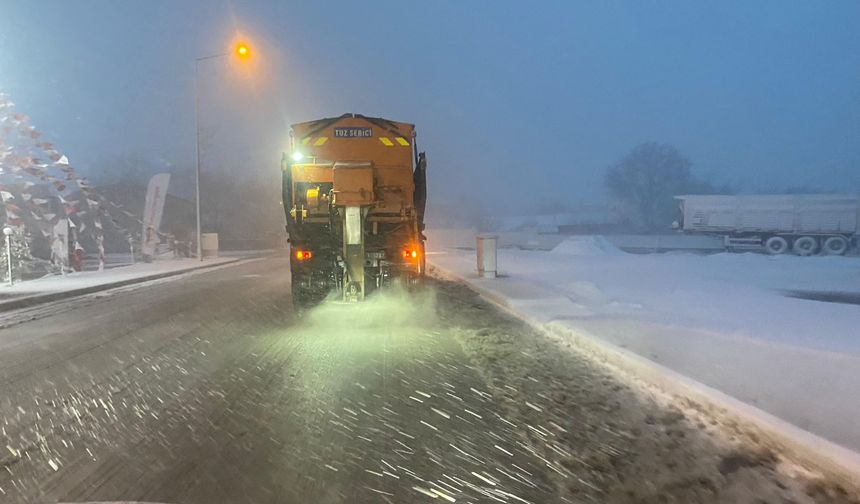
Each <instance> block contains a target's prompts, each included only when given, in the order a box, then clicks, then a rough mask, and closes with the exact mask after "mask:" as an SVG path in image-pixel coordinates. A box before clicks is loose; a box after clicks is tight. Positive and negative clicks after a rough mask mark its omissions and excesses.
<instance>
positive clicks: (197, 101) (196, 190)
mask: <svg viewBox="0 0 860 504" xmlns="http://www.w3.org/2000/svg"><path fill="white" fill-rule="evenodd" d="M226 55H227V54H226V53H221V54H213V55H211V56H204V57H202V58H197V59H195V60H194V127H195V130H196V140H195V144H196V146H195V156H194V157H195V160H196V162H197V166H196V168H195V170H194V193H195V198H194V204H195V207H196V212H195V213H196V215H197V260H198V261H202V260H203V242H202V238H203V233H202V231H201V228H200V163H201V161H200V62H201V61H204V60H208V59H214V58H220V57H222V56H226Z"/></svg>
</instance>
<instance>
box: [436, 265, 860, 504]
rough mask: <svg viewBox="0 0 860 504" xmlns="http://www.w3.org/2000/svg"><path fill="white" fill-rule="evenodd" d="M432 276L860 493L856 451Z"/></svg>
mask: <svg viewBox="0 0 860 504" xmlns="http://www.w3.org/2000/svg"><path fill="white" fill-rule="evenodd" d="M431 265H432V267H433V268H432V269H431V270H429V273H430V274H431V276H435V277H437V278H441V279H443V280H449V281H454V282H458V283H462V284H465V285H467V286H468V287H469V288H470V289H472V290H474V291H475V292H477V293H478V294H479V295H480V296H481V297H483V298H485V299H486V300H487V301H489V302H491V303H493V304H494V305H496V306H497V307H498V308H500V309H501V310H503V311H504V312H506V313H508V314H510V315H511V316H513V317H515V318H517V319H519V320H522V321H523V322H525V323H526V324H528V325H529V326H531V327H532V328H534V329H536V330H537V331H540V332H541V333H542V334H544V335H545V336H547V337H548V338H549V339H551V340H553V341H561V340H564V341H567V342H570V343H572V344H573V345H574V347H575V351H577V352H579V353H580V354H584V355H585V356H586V357H588V358H590V359H592V360H593V361H594V362H595V363H597V364H598V365H602V366H606V367H609V368H610V369H611V370H613V371H615V372H616V373H621V374H623V375H624V376H623V378H627V379H629V380H632V381H633V382H638V385H639V386H640V387H641V386H643V385H644V386H645V387H646V389H647V387H650V388H653V389H655V390H657V391H659V392H662V393H663V394H667V395H668V396H670V397H672V398H673V399H674V400H676V401H679V402H680V403H682V404H685V403H686V405H689V406H693V408H692V409H694V410H695V411H696V412H697V413H699V414H702V415H705V416H709V417H711V418H713V419H715V420H717V421H719V423H720V424H725V425H728V426H730V427H734V428H738V426H743V430H744V431H745V432H748V433H750V434H752V435H754V436H757V437H758V438H759V440H764V441H766V442H767V443H769V444H771V445H774V446H776V447H777V448H778V449H779V450H780V451H782V452H783V453H785V454H787V455H788V456H789V457H790V458H793V459H794V460H796V461H800V462H802V463H804V464H806V465H808V466H809V467H810V468H813V469H815V470H817V471H819V472H821V473H822V474H826V475H827V476H830V477H832V478H833V479H835V480H836V481H838V482H839V483H840V484H841V485H843V486H844V487H847V488H852V489H854V490H856V491H860V484H858V483H857V482H858V481H860V453H857V452H855V451H853V450H851V449H849V448H846V447H844V446H841V445H838V444H836V443H834V442H832V441H829V440H827V439H825V438H823V437H821V436H819V435H817V434H813V433H811V432H809V431H806V430H803V429H802V428H800V427H797V426H795V425H793V424H791V423H789V422H787V421H785V420H782V419H781V418H778V417H776V416H774V415H772V414H770V413H767V412H765V411H763V410H761V409H759V408H756V407H755V406H751V405H749V404H747V403H745V402H743V401H740V400H739V399H735V398H734V397H732V396H730V395H728V394H726V393H724V392H721V391H719V390H717V389H715V388H713V387H710V386H708V385H705V384H703V383H701V382H699V381H696V380H694V379H693V378H690V377H688V376H685V375H683V374H681V373H678V372H677V371H674V370H672V369H670V368H667V367H665V366H663V365H660V364H658V363H656V362H653V361H651V360H649V359H646V358H645V357H642V356H641V355H638V354H635V353H633V352H631V351H629V350H626V349H624V348H621V347H619V346H617V345H614V344H612V343H610V342H607V341H604V340H601V339H600V338H598V337H596V336H594V335H592V334H589V333H588V332H584V331H578V330H575V329H574V328H571V327H565V326H563V325H562V324H558V323H553V322H548V323H542V322H540V321H538V320H535V319H533V318H532V317H529V316H527V315H525V314H523V313H520V312H519V311H517V310H516V309H515V308H514V307H513V306H511V304H510V302H509V301H508V299H507V298H505V297H504V296H502V295H500V294H498V293H496V292H493V291H491V290H489V289H487V288H484V287H481V286H478V285H475V284H474V283H473V282H472V281H471V279H469V278H467V277H465V276H462V275H459V274H457V273H454V272H452V271H450V270H447V269H445V268H442V267H440V266H438V265H436V264H432V263H431Z"/></svg>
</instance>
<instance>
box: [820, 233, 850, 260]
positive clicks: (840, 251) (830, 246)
mask: <svg viewBox="0 0 860 504" xmlns="http://www.w3.org/2000/svg"><path fill="white" fill-rule="evenodd" d="M847 251H848V240H847V239H845V237H844V236H831V237H829V238H827V239H826V240H824V244H822V245H821V252H823V253H824V254H827V255H845V252H847Z"/></svg>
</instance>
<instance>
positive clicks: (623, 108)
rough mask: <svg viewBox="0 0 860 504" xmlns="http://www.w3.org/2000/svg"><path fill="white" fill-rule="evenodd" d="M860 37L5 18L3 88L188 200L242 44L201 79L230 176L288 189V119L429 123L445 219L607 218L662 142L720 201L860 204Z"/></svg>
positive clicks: (691, 25) (534, 7)
mask: <svg viewBox="0 0 860 504" xmlns="http://www.w3.org/2000/svg"><path fill="white" fill-rule="evenodd" d="M857 19H860V4H858V3H857V2H854V1H839V2H829V3H827V4H826V5H824V6H822V5H821V4H816V3H811V2H784V1H769V2H754V3H751V2H741V1H735V2H720V3H717V4H708V5H703V4H686V3H677V2H675V3H663V4H653V3H642V2H633V1H631V2H608V3H607V2H600V3H595V2H544V3H540V4H531V3H528V2H469V3H463V2H453V1H446V2H423V3H421V4H419V3H417V2H372V3H367V2H346V1H340V2H324V3H319V2H279V1H252V2H251V1H249V2H226V1H212V0H206V1H202V0H201V1H185V2H141V3H135V4H132V3H128V2H110V1H92V2H86V3H78V2H64V1H52V2H44V1H31V2H5V5H4V6H3V14H2V15H0V90H2V91H3V92H5V93H7V94H8V95H9V97H10V99H11V100H13V101H15V103H16V104H17V107H18V109H19V111H21V112H23V113H26V114H28V115H29V116H30V117H31V120H32V122H33V123H34V124H36V125H38V126H39V128H40V129H41V130H42V131H43V132H44V133H45V135H46V136H47V137H48V140H50V141H52V142H54V143H55V144H56V145H57V146H58V147H60V148H61V149H62V150H63V152H65V153H66V154H68V156H69V158H70V159H71V161H72V163H73V164H74V166H75V167H76V168H77V169H78V170H79V171H80V172H82V173H85V174H87V173H89V174H90V175H91V176H93V177H94V178H98V175H99V174H101V176H102V178H103V179H111V178H112V177H113V178H121V176H120V175H118V174H117V173H115V172H116V170H115V169H114V166H122V165H123V163H122V162H117V161H116V160H122V159H138V160H143V161H141V162H142V163H146V164H148V165H149V166H151V167H152V170H154V171H158V170H167V171H171V172H173V173H174V187H173V191H174V192H176V193H177V194H179V195H190V189H191V187H192V186H191V183H190V182H191V179H190V174H191V167H192V166H193V162H194V135H195V133H194V131H195V129H194V60H195V58H198V57H202V56H207V55H210V54H217V53H220V52H224V51H225V50H228V48H229V44H230V43H231V42H232V41H234V40H237V39H238V38H242V39H244V40H247V41H249V42H250V43H251V44H252V46H253V48H254V61H253V65H251V67H250V68H241V69H239V68H235V67H234V65H233V64H232V63H230V62H229V61H228V60H226V59H220V60H218V59H215V60H207V61H204V62H201V64H200V77H201V85H200V101H201V127H202V135H201V137H202V144H203V158H202V159H203V169H204V172H206V173H209V174H210V176H212V174H222V175H224V177H226V178H227V179H228V180H235V181H246V180H253V181H255V183H258V182H259V183H262V184H265V183H268V182H274V181H276V180H277V178H278V177H279V171H278V161H279V158H280V155H281V152H282V151H283V150H284V149H285V148H286V144H287V139H288V127H289V126H288V125H289V124H290V123H292V122H298V121H305V120H310V119H315V118H319V117H328V116H334V115H340V114H342V113H345V112H356V113H362V114H366V115H375V116H383V117H388V118H392V119H395V120H400V121H406V122H411V123H415V124H416V125H417V129H418V135H419V136H418V142H419V147H420V148H421V149H422V150H426V151H427V152H428V159H429V186H430V187H429V194H430V204H429V206H428V211H429V213H430V215H431V218H432V216H433V215H434V212H436V213H444V212H445V211H446V210H445V209H446V208H450V207H451V206H454V205H462V207H467V208H469V209H471V210H470V212H478V213H489V214H494V213H513V214H524V213H535V212H540V211H542V209H548V208H580V207H585V206H595V205H598V206H599V205H604V204H607V202H608V201H610V200H611V199H612V196H611V194H610V192H609V191H608V190H607V188H606V184H605V176H606V175H605V174H606V171H607V169H608V168H609V167H610V166H612V165H613V164H615V163H617V162H619V161H620V160H621V159H623V158H624V157H625V156H626V155H627V154H628V153H630V152H631V150H632V149H634V148H635V147H636V146H638V145H640V144H643V143H646V142H656V143H657V144H665V145H669V146H672V147H674V148H675V149H677V151H678V152H679V153H680V154H681V155H682V156H683V157H684V158H685V159H687V160H689V164H690V170H691V173H692V174H693V175H694V176H695V177H696V179H697V180H700V181H704V182H707V183H709V184H711V186H713V187H731V189H732V190H733V191H738V192H759V191H767V192H779V191H782V190H785V189H789V188H794V189H795V190H797V189H798V188H799V190H810V191H834V190H838V191H858V190H860V169H858V167H860V142H858V139H860V121H858V119H857V118H858V117H860V85H858V84H860V32H858V31H857V30H856V21H857ZM126 164H127V163H126ZM204 198H205V195H204ZM277 198H278V195H277V194H276V191H269V193H268V194H266V196H265V197H264V198H262V199H261V201H265V202H266V203H265V205H264V206H265V208H266V210H265V211H264V212H263V213H267V212H268V211H269V210H271V212H272V215H276V216H277V217H276V218H281V217H280V216H281V215H282V214H281V213H280V210H279V208H278V200H277Z"/></svg>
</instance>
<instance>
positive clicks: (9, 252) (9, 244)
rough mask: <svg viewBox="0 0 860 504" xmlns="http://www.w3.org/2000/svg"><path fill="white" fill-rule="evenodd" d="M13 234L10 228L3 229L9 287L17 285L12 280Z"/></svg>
mask: <svg viewBox="0 0 860 504" xmlns="http://www.w3.org/2000/svg"><path fill="white" fill-rule="evenodd" d="M12 232H13V231H12V228H10V227H9V226H6V227H4V228H3V234H4V235H6V275H8V278H9V287H12V285H13V284H14V283H15V281H14V280H13V279H12Z"/></svg>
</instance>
